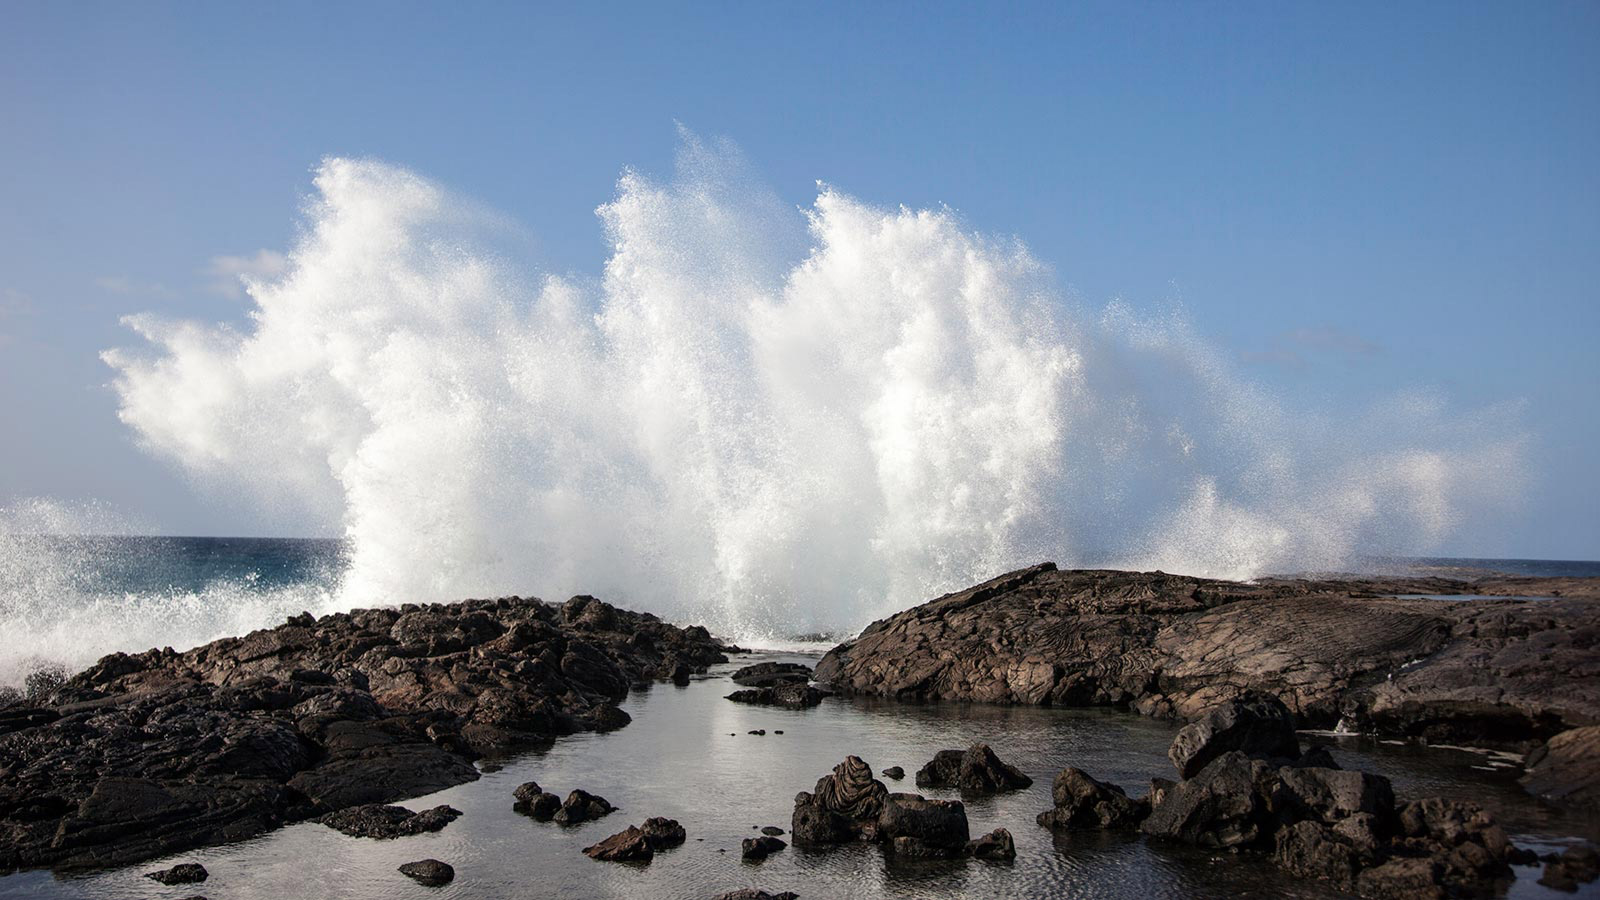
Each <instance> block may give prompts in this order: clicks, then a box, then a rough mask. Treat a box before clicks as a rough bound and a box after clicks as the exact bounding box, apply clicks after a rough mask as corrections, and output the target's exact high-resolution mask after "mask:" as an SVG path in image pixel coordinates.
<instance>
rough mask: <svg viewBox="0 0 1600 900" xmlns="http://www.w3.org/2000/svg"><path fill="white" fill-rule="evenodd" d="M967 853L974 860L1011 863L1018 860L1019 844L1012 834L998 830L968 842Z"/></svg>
mask: <svg viewBox="0 0 1600 900" xmlns="http://www.w3.org/2000/svg"><path fill="white" fill-rule="evenodd" d="M966 853H967V855H968V856H970V857H972V858H973V859H986V860H990V861H992V862H1009V861H1011V860H1013V859H1016V858H1017V842H1016V840H1015V839H1014V838H1012V837H1011V832H1009V831H1007V830H1005V829H1004V828H996V829H995V830H993V831H991V832H989V833H988V834H986V835H984V836H983V837H980V838H977V839H975V840H971V841H968V842H967V846H966Z"/></svg>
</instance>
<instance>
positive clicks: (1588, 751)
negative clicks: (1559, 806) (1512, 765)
mask: <svg viewBox="0 0 1600 900" xmlns="http://www.w3.org/2000/svg"><path fill="white" fill-rule="evenodd" d="M1522 785H1523V787H1525V788H1527V790H1528V792H1529V793H1531V794H1534V795H1535V796H1539V797H1543V798H1544V799H1546V800H1550V801H1553V802H1556V803H1565V804H1569V805H1571V806H1577V807H1585V808H1588V809H1591V810H1594V809H1600V725H1590V726H1588V727H1585V728H1572V729H1569V730H1567V731H1563V732H1561V733H1560V734H1558V735H1556V736H1555V737H1552V738H1551V739H1550V740H1549V741H1546V742H1545V744H1544V745H1543V746H1541V747H1539V748H1537V749H1535V750H1534V751H1533V752H1532V753H1529V754H1528V759H1527V774H1525V775H1524V776H1523V777H1522Z"/></svg>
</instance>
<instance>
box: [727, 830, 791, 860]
mask: <svg viewBox="0 0 1600 900" xmlns="http://www.w3.org/2000/svg"><path fill="white" fill-rule="evenodd" d="M787 846H789V845H788V844H787V843H785V842H784V841H781V840H779V839H778V838H775V837H772V836H771V835H762V836H761V837H753V838H745V839H744V840H743V841H742V842H741V843H740V847H739V850H740V853H741V854H742V855H743V856H744V858H745V859H750V860H761V859H766V858H767V857H769V856H771V855H772V854H774V853H777V852H778V851H779V850H782V849H783V848H785V847H787Z"/></svg>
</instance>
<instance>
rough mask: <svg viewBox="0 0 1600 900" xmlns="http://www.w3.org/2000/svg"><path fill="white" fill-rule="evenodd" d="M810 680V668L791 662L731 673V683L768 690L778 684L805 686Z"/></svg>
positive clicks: (769, 663)
mask: <svg viewBox="0 0 1600 900" xmlns="http://www.w3.org/2000/svg"><path fill="white" fill-rule="evenodd" d="M810 680H811V667H810V666H806V665H801V664H800V663H792V662H763V663H756V664H755V665H753V666H745V667H744V668H742V669H739V670H738V671H736V672H734V673H733V683H734V684H742V685H744V686H745V687H755V688H770V687H777V686H778V685H780V684H805V683H806V682H809V681H810Z"/></svg>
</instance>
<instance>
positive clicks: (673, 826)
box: [639, 816, 689, 851]
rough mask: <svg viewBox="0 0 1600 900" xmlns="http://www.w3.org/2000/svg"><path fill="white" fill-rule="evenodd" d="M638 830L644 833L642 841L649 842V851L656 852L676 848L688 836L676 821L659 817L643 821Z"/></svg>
mask: <svg viewBox="0 0 1600 900" xmlns="http://www.w3.org/2000/svg"><path fill="white" fill-rule="evenodd" d="M639 830H640V831H643V832H644V839H645V840H646V841H649V842H650V849H651V850H658V851H659V850H668V849H671V848H673V847H677V846H679V845H681V844H682V843H683V842H684V841H685V840H687V839H688V836H689V835H688V832H686V831H684V828H683V826H682V825H679V824H678V820H677V819H665V818H662V817H660V816H652V817H651V818H648V819H645V820H644V824H643V825H640V826H639Z"/></svg>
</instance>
